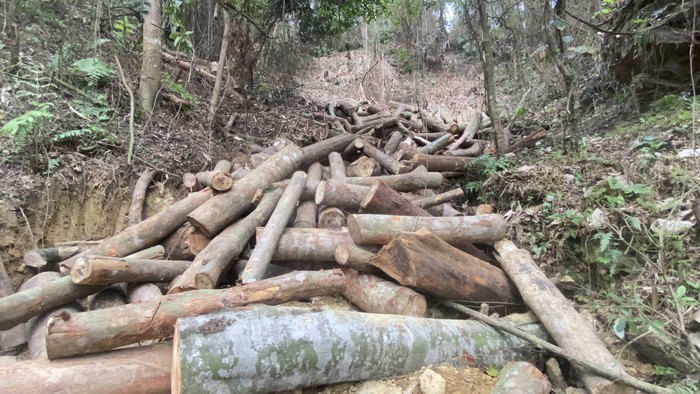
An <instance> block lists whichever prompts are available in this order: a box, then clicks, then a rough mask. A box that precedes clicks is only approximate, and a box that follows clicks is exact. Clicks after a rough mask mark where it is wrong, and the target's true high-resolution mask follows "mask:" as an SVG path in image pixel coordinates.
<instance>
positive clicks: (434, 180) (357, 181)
mask: <svg viewBox="0 0 700 394" xmlns="http://www.w3.org/2000/svg"><path fill="white" fill-rule="evenodd" d="M444 180H445V178H444V177H443V176H442V174H440V173H439V172H410V173H408V174H401V175H385V176H376V177H366V178H364V177H363V178H359V177H358V178H353V177H348V178H345V182H347V183H351V184H354V185H362V186H372V185H373V184H374V182H376V181H382V182H384V183H386V184H387V186H389V187H390V188H392V189H394V190H396V191H398V192H410V191H413V190H418V189H432V188H435V187H439V186H440V185H441V184H442V182H443V181H444Z"/></svg>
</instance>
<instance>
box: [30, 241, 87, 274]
mask: <svg viewBox="0 0 700 394" xmlns="http://www.w3.org/2000/svg"><path fill="white" fill-rule="evenodd" d="M78 251H80V247H79V246H57V247H54V248H45V249H32V250H28V251H26V252H24V264H25V265H26V266H28V267H33V268H37V269H38V270H40V271H45V270H52V271H53V270H55V269H56V265H57V263H59V262H61V261H63V260H65V259H67V258H69V257H71V256H73V255H74V254H76V253H78Z"/></svg>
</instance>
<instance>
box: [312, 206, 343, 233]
mask: <svg viewBox="0 0 700 394" xmlns="http://www.w3.org/2000/svg"><path fill="white" fill-rule="evenodd" d="M347 224H348V222H347V219H346V218H345V213H343V211H342V210H340V209H338V208H335V207H325V208H323V209H322V210H321V211H320V212H319V213H318V228H329V229H339V228H341V227H347Z"/></svg>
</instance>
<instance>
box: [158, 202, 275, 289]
mask: <svg viewBox="0 0 700 394" xmlns="http://www.w3.org/2000/svg"><path fill="white" fill-rule="evenodd" d="M282 191H283V190H282V189H272V190H270V191H268V192H267V193H265V195H264V196H263V198H262V200H260V203H259V204H258V206H257V207H256V208H255V210H254V211H253V212H251V213H250V214H249V215H248V216H246V217H245V218H243V219H240V220H239V221H237V222H236V223H234V224H232V225H230V226H228V227H227V228H226V229H225V230H224V231H222V232H221V233H220V234H219V235H217V236H216V238H214V239H213V240H212V241H211V242H210V243H209V245H207V247H206V248H204V249H203V250H202V251H201V252H200V253H199V254H198V255H197V257H196V258H195V259H194V262H192V265H190V267H189V268H188V269H187V270H186V271H185V272H184V273H183V274H182V275H181V276H180V277H179V278H177V279H176V280H175V281H174V282H173V283H172V284H171V286H170V291H169V293H179V292H182V291H187V290H195V289H213V288H215V287H216V285H217V283H218V282H219V279H220V278H221V275H222V274H223V273H224V272H225V271H226V270H227V269H228V267H229V265H230V264H231V262H232V261H234V259H236V258H237V257H238V255H239V254H241V252H242V251H243V249H245V247H246V245H247V244H248V240H250V238H251V237H252V236H253V235H255V230H256V228H257V227H258V226H262V225H264V224H265V222H267V220H268V219H269V218H270V215H272V211H273V210H274V209H275V206H277V202H278V201H279V199H280V197H281V196H282Z"/></svg>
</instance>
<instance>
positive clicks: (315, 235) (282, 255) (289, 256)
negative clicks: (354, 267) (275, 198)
mask: <svg viewBox="0 0 700 394" xmlns="http://www.w3.org/2000/svg"><path fill="white" fill-rule="evenodd" d="M261 233H262V228H258V230H257V236H258V237H259V236H260V234H261ZM338 245H355V244H354V243H353V242H352V238H350V234H349V233H348V231H347V229H345V228H343V229H332V230H329V229H321V228H288V229H286V230H285V231H284V234H282V238H280V241H279V243H278V244H277V249H276V250H275V253H274V254H273V255H272V260H273V261H296V260H299V261H331V262H334V261H335V247H336V246H338Z"/></svg>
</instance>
